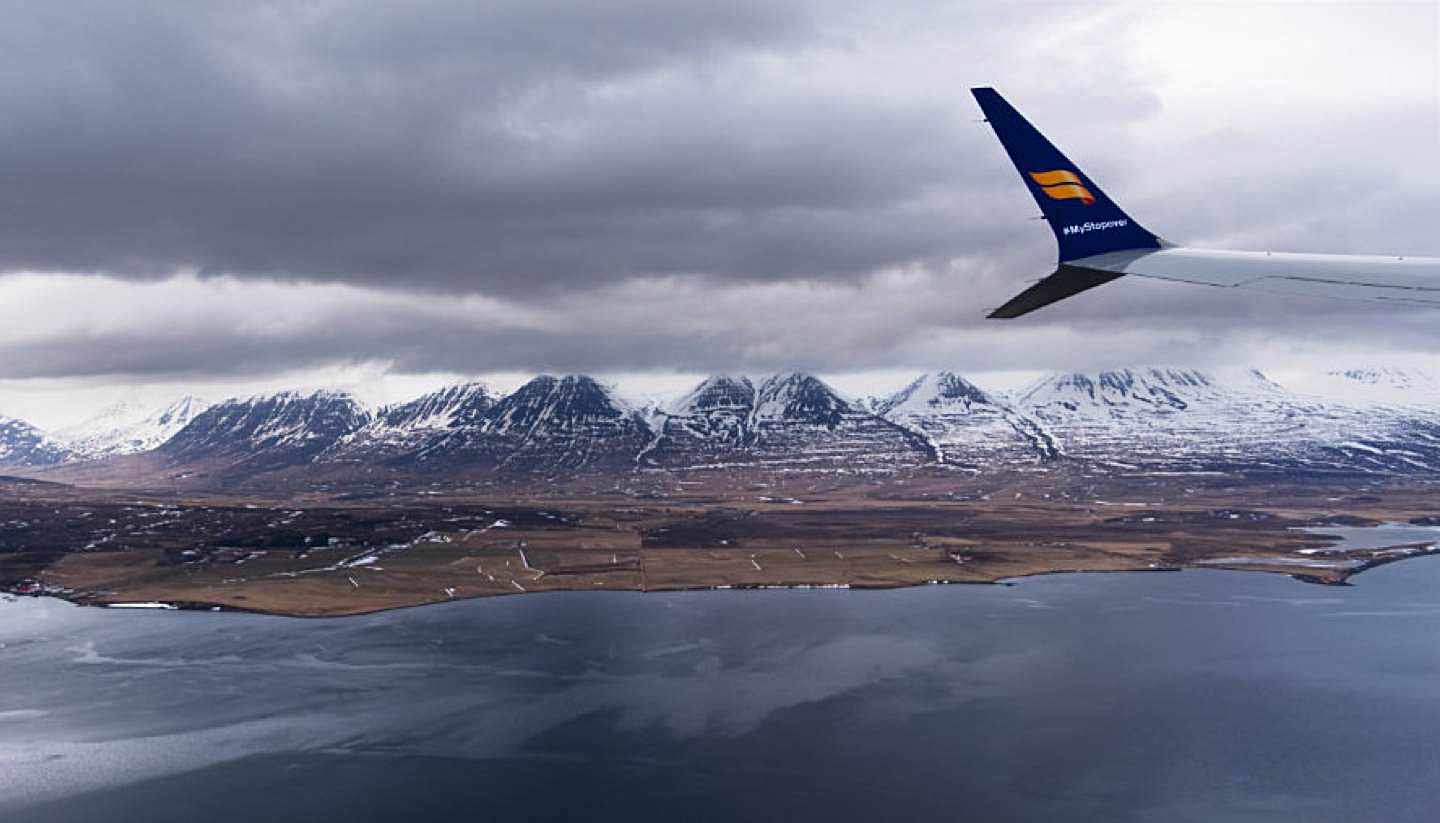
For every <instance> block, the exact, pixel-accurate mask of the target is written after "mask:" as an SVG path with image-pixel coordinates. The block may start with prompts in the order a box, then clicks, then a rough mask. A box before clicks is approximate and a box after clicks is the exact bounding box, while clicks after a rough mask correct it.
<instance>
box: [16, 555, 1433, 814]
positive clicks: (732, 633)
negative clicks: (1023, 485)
mask: <svg viewBox="0 0 1440 823" xmlns="http://www.w3.org/2000/svg"><path fill="white" fill-rule="evenodd" d="M1355 583H1356V585H1354V586H1351V587H1343V588H1331V587H1321V586H1313V585H1307V584H1304V583H1300V582H1296V581H1293V580H1289V579H1287V578H1283V577H1274V576H1266V575H1260V574H1245V573H1238V572H1219V571H1190V572H1182V573H1134V574H1105V575H1057V576H1052V577H1044V578H1034V579H1029V580H1024V581H1020V582H1018V583H1016V584H1015V585H1012V586H988V587H987V586H934V587H927V588H918V589H906V590H897V591H878V592H863V591H819V590H811V591H777V590H771V591H722V592H696V593H677V594H647V595H641V594H618V593H576V594H544V595H526V596H521V597H510V598H501V599H493V600H477V601H466V602H457V603H451V604H445V605H442V606H433V607H425V608H419V609H410V610H404V611H398V612H390V613H386V614H380V615H373V616H368V617H358V618H342V619H334V620H294V619H285V618H272V617H261V616H253V615H242V614H214V613H189V612H151V611H117V610H100V609H82V608H77V607H73V606H70V605H67V604H65V603H61V602H58V601H53V600H33V599H23V600H19V601H13V602H3V603H0V644H3V645H0V819H3V820H5V821H7V823H33V822H35V821H97V820H104V821H112V822H114V823H123V822H124V821H214V822H215V823H229V822H230V821H237V822H238V821H244V823H256V821H289V820H295V821H302V820H303V821H317V820H324V821H328V820H348V821H369V820H387V821H389V820H431V819H447V820H449V819H455V820H469V819H476V820H479V819H486V820H587V821H605V820H625V821H634V820H653V819H666V820H747V821H754V820H775V819H791V820H811V819H815V820H827V821H835V820H914V819H944V820H956V819H976V820H1103V821H1128V820H1146V821H1151V820H1153V821H1167V823H1171V822H1173V821H1190V820H1194V821H1241V820H1244V821H1251V820H1306V821H1355V820H1384V821H1405V820H1416V821H1419V820H1426V821H1433V820H1436V819H1440V558H1426V559H1417V560H1412V561H1406V562H1402V563H1397V564H1393V565H1390V566H1386V567H1383V568H1380V569H1376V570H1374V571H1371V572H1368V573H1366V574H1364V575H1362V576H1360V577H1358V578H1356V581H1355Z"/></svg>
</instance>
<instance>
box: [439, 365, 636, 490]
mask: <svg viewBox="0 0 1440 823" xmlns="http://www.w3.org/2000/svg"><path fill="white" fill-rule="evenodd" d="M649 440H650V430H649V427H648V426H647V425H646V423H645V421H644V419H643V418H642V415H641V414H640V412H639V411H638V410H636V409H634V408H631V407H630V406H629V405H628V404H627V403H624V402H623V401H621V400H619V399H617V398H616V397H615V396H614V395H613V394H612V393H611V391H610V389H609V388H607V387H605V386H602V385H601V384H600V383H599V382H598V381H596V380H595V379H594V378H591V377H587V376H585V375H567V376H565V377H553V376H551V375H541V376H539V377H536V378H534V379H533V380H531V381H530V382H528V383H526V384H525V385H523V386H521V387H520V388H519V389H516V390H515V391H514V392H513V393H511V394H509V395H507V396H506V397H504V398H501V399H500V400H499V401H496V402H495V403H494V404H493V405H492V406H490V407H489V408H488V409H487V410H486V411H485V413H484V415H483V421H479V422H477V423H476V424H474V425H467V426H460V427H454V428H451V429H449V430H446V431H444V432H442V433H439V434H437V435H436V436H434V437H432V438H431V439H429V440H428V441H427V442H426V443H425V445H424V446H422V447H421V448H420V449H419V450H418V451H417V452H416V454H415V456H416V458H417V459H418V460H421V461H431V462H434V461H447V460H448V461H458V462H467V463H476V464H480V465H487V464H488V465H490V466H493V467H494V468H496V469H500V470H504V471H515V472H537V473H548V472H552V471H575V470H578V469H581V468H585V469H594V468H602V467H610V468H621V467H626V468H628V467H633V466H634V464H635V456H636V455H637V454H639V453H640V451H641V450H642V449H643V448H644V447H645V444H646V443H648V442H649Z"/></svg>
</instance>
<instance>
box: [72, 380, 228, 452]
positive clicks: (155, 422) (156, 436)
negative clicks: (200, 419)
mask: <svg viewBox="0 0 1440 823" xmlns="http://www.w3.org/2000/svg"><path fill="white" fill-rule="evenodd" d="M209 407H210V404H209V403H206V402H205V401H204V400H200V399H198V398H196V397H193V396H191V395H186V396H184V397H182V398H180V399H179V400H176V401H175V402H173V403H171V404H169V405H167V406H162V407H158V408H157V407H155V406H150V405H145V404H141V403H134V402H129V401H120V402H118V403H114V404H112V405H109V406H106V407H105V408H104V409H101V410H100V411H99V412H98V413H97V414H95V415H94V416H93V417H91V418H90V419H88V420H86V421H84V422H82V423H78V424H76V425H73V426H68V427H66V428H64V429H60V430H59V431H57V432H56V433H55V436H56V438H57V439H59V440H61V441H63V442H64V443H65V444H66V445H67V446H69V447H70V449H72V450H73V451H75V452H76V453H77V454H79V455H82V456H84V457H107V456H110V455H117V454H136V453H138V452H143V451H149V450H151V449H153V448H155V447H157V446H159V445H160V444H161V443H164V442H165V441H166V440H169V439H170V438H171V437H173V436H174V435H175V433H176V432H178V431H180V430H181V429H183V428H185V426H186V425H188V424H189V423H190V421H191V420H193V419H194V418H195V416H196V415H198V414H200V413H201V412H203V411H205V409H207V408H209Z"/></svg>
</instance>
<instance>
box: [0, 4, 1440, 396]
mask: <svg viewBox="0 0 1440 823" xmlns="http://www.w3.org/2000/svg"><path fill="white" fill-rule="evenodd" d="M1388 8H1389V7H1387V9H1388ZM1423 12H1424V10H1421V14H1420V16H1421V17H1423V18H1424V19H1425V20H1429V21H1430V25H1431V30H1432V31H1433V30H1434V29H1435V20H1434V18H1435V16H1436V13H1435V11H1434V9H1431V10H1429V16H1428V17H1425V15H1424V13H1423ZM1332 13H1333V14H1336V15H1338V16H1336V17H1335V18H1334V19H1333V20H1331V19H1329V18H1327V17H1326V16H1325V15H1326V14H1332ZM1164 14H1165V13H1164V12H1157V11H1155V10H1154V9H1153V7H1151V6H1149V5H1148V4H1145V5H1135V4H1112V5H1094V6H1087V7H1086V8H1084V9H1076V8H1075V7H1073V6H1072V5H1066V6H1058V5H1035V4H1019V3H1017V4H1012V5H1010V6H1008V7H1006V8H1005V9H1003V10H1002V9H999V8H998V7H997V6H996V5H995V4H989V3H985V4H955V5H950V6H945V7H939V8H937V7H936V6H934V5H933V4H930V3H919V2H916V3H913V4H912V3H907V2H900V3H890V4H866V3H859V2H853V3H852V2H844V3H831V2H826V3H819V2H814V3H811V2H803V1H802V0H764V1H763V2H755V1H753V0H731V1H730V2H726V3H723V4H720V3H686V2H675V0H666V2H660V1H659V0H606V1H605V2H587V3H583V4H569V3H559V2H536V0H527V2H492V3H484V4H474V3H462V2H442V1H441V0H430V1H429V2H415V3H407V4H404V5H403V6H396V5H394V4H390V3H380V2H344V1H342V0H325V1H324V2H312V3H255V4H207V3H178V2H177V3H160V2H123V3H116V2H94V3H83V2H76V3H66V4H63V5H56V4H54V3H48V2H39V1H38V0H29V1H22V0H12V2H5V3H0V15H3V19H5V20H6V25H5V26H3V27H0V54H4V55H5V60H6V64H7V71H5V72H0V111H3V112H4V117H3V118H0V169H3V170H4V174H3V178H0V271H5V272H11V273H12V275H11V276H10V277H0V378H21V379H25V378H37V377H93V378H103V377H105V376H111V377H114V378H115V379H117V380H121V379H132V378H144V379H157V378H159V377H163V376H177V375H193V376H197V377H202V376H205V375H218V374H239V375H263V374H266V373H278V372H281V371H285V370H292V369H296V368H302V367H319V366H324V365H326V364H338V363H346V362H360V361H371V360H378V361H390V362H393V364H394V368H395V369H397V370H400V371H407V372H425V371H437V370H446V371H456V372H483V371H490V370H499V369H515V370H540V369H557V370H609V371H614V370H624V369H633V370H656V369H658V370H665V369H682V370H701V371H708V370H722V369H736V368H746V369H770V368H784V367H788V366H802V367H807V368H814V369H820V370H828V371H832V372H834V371H844V370H849V369H867V368H888V367H893V366H905V367H909V366H922V365H941V366H950V367H957V368H985V367H988V368H1037V367H1038V368H1046V367H1054V366H1083V365H1088V364H1094V363H1096V362H1105V363H1110V362H1120V361H1125V360H1129V361H1136V360H1157V359H1164V360H1196V359H1202V360H1203V359H1206V358H1219V357H1239V356H1243V355H1244V354H1245V352H1246V351H1247V350H1249V349H1254V348H1256V347H1262V346H1264V347H1270V348H1271V349H1276V348H1283V347H1284V346H1286V345H1289V344H1292V343H1293V344H1295V345H1300V346H1303V345H1310V346H1313V345H1315V344H1316V343H1317V341H1324V342H1329V343H1333V344H1335V345H1352V346H1363V345H1366V344H1375V343H1377V342H1378V343H1380V344H1383V345H1385V346H1389V347H1391V348H1395V349H1417V348H1418V349H1424V348H1425V347H1426V346H1428V345H1429V339H1430V337H1429V329H1430V324H1431V323H1432V322H1433V319H1431V318H1433V315H1426V314H1417V313H1407V314H1401V313H1396V312H1394V311H1393V310H1389V311H1385V310H1377V309H1375V308H1374V307H1357V306H1355V305H1352V304H1330V303H1319V302H1311V301H1298V302H1297V301H1289V300H1279V299H1274V300H1269V299H1260V300H1257V301H1253V302H1241V301H1239V300H1237V299H1235V298H1234V297H1233V296H1230V295H1224V294H1215V293H1210V292H1206V291H1205V290H1199V291H1196V290H1192V289H1184V288H1183V287H1170V288H1167V287H1163V286H1158V287H1157V286H1149V285H1145V284H1130V283H1126V284H1123V285H1115V286H1109V287H1106V288H1105V289H1103V290H1101V291H1099V292H1096V293H1093V294H1091V295H1087V296H1085V297H1082V298H1078V299H1077V300H1075V301H1073V302H1072V303H1070V304H1067V305H1066V306H1065V307H1064V308H1063V309H1056V310H1052V311H1050V312H1047V313H1045V314H1043V315H1037V316H1036V317H1034V318H1032V319H1029V320H1026V321H1022V322H1021V323H1019V324H995V323H993V322H992V323H986V322H984V321H982V320H981V317H982V316H983V314H984V312H985V310H986V309H987V308H989V307H991V306H994V305H997V304H998V303H999V302H1001V301H1003V299H1005V298H1006V297H1008V296H1009V295H1010V294H1013V293H1014V292H1016V291H1018V290H1019V289H1020V288H1021V287H1023V285H1024V279H1025V278H1027V277H1038V276H1041V275H1043V274H1045V273H1047V272H1048V271H1049V268H1050V265H1051V264H1052V262H1053V257H1052V255H1053V251H1052V245H1051V241H1050V239H1049V237H1048V234H1047V232H1046V231H1045V230H1044V228H1043V224H1040V223H1036V222H1030V221H1028V220H1027V219H1026V218H1027V217H1029V216H1030V215H1032V214H1033V213H1034V211H1035V210H1034V207H1033V204H1031V203H1030V202H1029V201H1028V199H1027V196H1026V194H1025V192H1024V190H1023V188H1021V186H1020V185H1019V183H1018V182H1017V181H1016V179H1015V173H1014V171H1013V170H1012V169H1011V168H1010V167H1009V166H1008V164H1007V163H1006V161H1005V160H1004V156H1003V154H1002V153H1001V151H1000V149H999V147H998V145H997V144H996V143H995V142H994V140H993V137H992V136H991V135H990V133H989V131H988V129H986V128H985V127H984V126H982V125H979V124H977V123H976V122H975V120H976V118H977V117H978V115H977V113H976V112H975V111H974V108H973V105H972V103H971V101H970V99H969V95H968V93H967V90H966V89H967V87H968V86H970V85H982V84H991V83H993V84H996V85H999V86H1001V87H1002V88H1003V89H1004V90H1005V91H1007V92H1008V93H1010V96H1011V97H1012V98H1014V99H1015V101H1016V102H1017V103H1018V104H1019V105H1020V107H1021V108H1022V110H1025V111H1026V112H1027V113H1029V114H1031V115H1032V117H1034V119H1036V120H1037V122H1038V123H1039V125H1040V126H1041V128H1042V129H1044V130H1046V131H1047V132H1049V133H1051V134H1052V135H1053V136H1054V137H1055V138H1056V139H1057V141H1058V142H1060V143H1061V144H1062V145H1063V146H1066V147H1069V148H1071V153H1072V154H1073V155H1075V156H1076V157H1077V158H1078V159H1080V161H1081V162H1082V163H1083V164H1084V165H1085V166H1086V168H1087V170H1089V171H1091V172H1092V174H1093V175H1094V176H1095V177H1096V178H1098V179H1100V180H1101V181H1103V182H1104V183H1105V185H1106V188H1107V189H1108V190H1109V191H1110V192H1111V194H1112V195H1114V196H1115V197H1116V199H1117V200H1119V201H1120V202H1122V203H1123V204H1125V205H1126V206H1127V207H1129V208H1130V209H1131V210H1132V212H1134V213H1135V214H1136V215H1137V216H1138V217H1140V218H1141V219H1142V220H1143V222H1145V223H1146V224H1147V225H1149V227H1150V228H1152V229H1155V230H1157V231H1159V232H1161V233H1162V234H1167V235H1170V236H1172V237H1173V238H1174V239H1176V240H1180V241H1208V242H1213V243H1219V244H1233V245H1237V246H1240V247H1252V248H1288V249H1310V250H1316V251H1336V252H1346V251H1353V252H1363V251H1377V252H1379V251H1395V252H1404V253H1416V254H1424V253H1430V254H1440V245H1437V243H1440V241H1437V239H1436V236H1435V235H1434V234H1433V229H1432V226H1431V225H1430V224H1431V223H1433V216H1434V214H1436V213H1437V212H1440V199H1437V192H1440V171H1437V167H1436V165H1435V164H1434V162H1433V152H1434V146H1435V141H1436V137H1437V131H1440V119H1437V116H1436V99H1435V94H1434V93H1433V92H1434V91H1435V90H1434V89H1430V91H1429V92H1427V91H1426V88H1427V87H1425V86H1424V84H1423V83H1420V84H1407V83H1405V82H1394V83H1389V84H1387V85H1386V86H1385V87H1384V89H1382V90H1380V91H1377V93H1375V94H1374V95H1371V96H1368V97H1354V96H1346V95H1345V94H1344V93H1343V89H1344V86H1343V85H1342V84H1343V83H1344V82H1345V74H1344V73H1343V72H1341V71H1340V70H1338V69H1337V70H1336V71H1335V73H1334V74H1333V75H1327V74H1325V72H1326V68H1325V66H1326V65H1328V64H1324V63H1323V61H1322V62H1320V63H1314V64H1303V65H1301V66H1299V67H1298V68H1299V69H1301V70H1297V67H1296V66H1294V65H1289V64H1287V65H1283V66H1282V65H1280V64H1279V63H1278V62H1276V63H1275V64H1274V66H1273V69H1274V72H1275V73H1274V75H1273V76H1264V75H1263V73H1257V71H1256V67H1260V68H1264V67H1266V66H1270V65H1271V64H1270V63H1268V62H1267V61H1279V60H1280V59H1281V58H1285V59H1290V58H1289V57H1286V55H1292V56H1293V54H1298V55H1299V57H1294V59H1296V60H1308V59H1312V56H1313V55H1323V54H1326V53H1329V51H1328V49H1327V47H1326V43H1328V42H1329V40H1325V38H1330V39H1333V40H1334V41H1335V42H1351V43H1354V44H1355V45H1354V47H1355V48H1357V49H1367V48H1368V49H1376V50H1379V49H1388V50H1389V52H1390V53H1392V54H1396V55H1400V57H1394V58H1391V59H1393V60H1396V61H1402V62H1399V63H1396V65H1400V66H1402V67H1404V66H1408V65H1409V64H1408V63H1404V62H1403V61H1404V60H1414V61H1423V60H1424V59H1430V60H1431V61H1432V62H1433V61H1434V59H1435V57H1434V53H1433V52H1434V51H1435V47H1434V46H1433V44H1432V45H1431V47H1430V52H1425V47H1424V45H1423V40H1422V41H1419V45H1416V43H1414V42H1412V41H1411V40H1410V39H1407V37H1409V36H1410V35H1409V34H1407V32H1409V31H1410V30H1412V29H1414V28H1415V24H1414V20H1413V19H1412V18H1413V17H1414V14H1415V12H1414V10H1413V9H1412V10H1410V11H1409V12H1407V14H1409V15H1410V16H1408V17H1407V16H1403V15H1402V16H1395V14H1398V13H1392V12H1390V11H1387V12H1386V13H1385V14H1381V13H1380V11H1375V12H1374V13H1373V14H1371V13H1369V12H1367V14H1369V17H1367V18H1366V19H1371V18H1375V19H1380V20H1381V22H1382V23H1383V25H1382V26H1381V28H1380V29H1378V30H1377V31H1379V35H1376V37H1377V38H1378V39H1376V40H1375V41H1374V42H1371V41H1363V40H1362V41H1357V40H1356V38H1357V37H1362V36H1368V35H1366V34H1365V32H1357V31H1356V30H1355V24H1354V22H1353V21H1352V20H1351V19H1350V18H1349V17H1346V16H1345V15H1346V14H1349V12H1345V11H1344V10H1340V11H1335V10H1333V9H1332V10H1329V11H1325V10H1314V11H1308V12H1306V15H1305V16H1304V17H1303V18H1293V19H1292V17H1293V15H1292V16H1290V17H1287V16H1285V15H1284V14H1280V15H1275V14H1272V15H1271V17H1270V18H1266V19H1268V20H1269V22H1268V23H1267V22H1266V20H1265V19H1258V18H1254V17H1253V15H1252V17H1249V18H1247V19H1246V20H1245V21H1244V22H1245V23H1246V26H1245V27H1243V28H1234V29H1233V30H1231V29H1226V28H1225V26H1227V25H1232V24H1231V23H1229V22H1226V20H1225V19H1221V18H1217V20H1218V22H1216V21H1210V22H1208V23H1207V22H1206V20H1200V21H1199V22H1198V23H1193V22H1186V23H1185V24H1184V25H1185V26H1199V25H1201V24H1204V25H1211V26H1212V28H1211V29H1210V30H1202V29H1184V30H1183V32H1182V33H1183V34H1186V35H1187V36H1188V35H1193V38H1194V39H1195V40H1196V42H1203V43H1205V44H1207V45H1206V48H1207V51H1206V54H1208V55H1210V58H1211V59H1210V60H1209V62H1207V63H1205V64H1204V65H1203V66H1202V67H1200V68H1199V69H1196V68H1195V67H1194V66H1192V65H1189V64H1187V63H1185V61H1184V60H1182V59H1181V58H1185V54H1181V53H1180V52H1175V53H1174V55H1173V62H1165V61H1167V60H1171V57H1172V55H1171V54H1170V52H1165V53H1164V54H1163V55H1162V59H1161V62H1159V63H1156V62H1154V60H1153V59H1152V60H1149V61H1148V62H1147V58H1145V57H1144V56H1143V55H1144V53H1145V52H1146V49H1147V48H1149V47H1150V46H1152V45H1153V43H1154V42H1157V41H1166V42H1168V41H1169V40H1170V39H1173V38H1172V36H1171V35H1169V34H1166V35H1164V36H1157V35H1156V34H1155V31H1157V30H1159V31H1163V30H1164V29H1165V25H1166V20H1165V19H1164V16H1163V15H1164ZM1217 14H1219V12H1217ZM1387 14H1388V15H1390V16H1386V15H1387ZM1222 17H1223V15H1222ZM1392 18H1393V19H1392ZM1387 21H1388V22H1387ZM1267 25H1268V26H1270V28H1269V29H1267V28H1266V26H1267ZM1377 25H1379V24H1377ZM1384 26H1388V27H1389V28H1384ZM1272 29H1273V31H1272ZM1267 31H1270V32H1271V33H1272V34H1281V35H1285V36H1286V37H1287V39H1285V40H1271V41H1269V45H1268V46H1267V45H1266V41H1265V40H1263V38H1262V35H1264V34H1265V32H1267ZM1381 35H1383V36H1381ZM1244 36H1249V37H1250V38H1251V40H1249V41H1244V40H1243V37H1244ZM1257 38H1260V39H1257ZM1306 38H1315V40H1314V42H1312V41H1310V40H1307V39H1306ZM1247 42H1248V43H1249V44H1250V45H1246V43H1247ZM1292 42H1293V43H1296V44H1297V45H1296V48H1297V49H1299V51H1296V52H1294V53H1293V54H1292V53H1291V52H1286V51H1285V48H1288V46H1287V44H1289V43H1292ZM1257 43H1258V44H1259V45H1258V46H1255V44H1257ZM1252 47H1253V48H1252ZM1315 59H1319V58H1315ZM1352 69H1354V64H1347V67H1345V69H1344V72H1350V73H1353V71H1352ZM1392 69H1393V66H1392V65H1391V64H1389V63H1385V64H1383V65H1380V66H1379V67H1378V68H1377V69H1376V71H1384V72H1389V74H1387V75H1386V76H1387V77H1394V78H1396V79H1397V80H1403V79H1404V78H1401V77H1400V76H1399V75H1398V74H1396V73H1395V72H1394V71H1392ZM1407 76H1408V75H1407ZM1437 76H1440V75H1437ZM1177 77H1178V78H1180V79H1179V80H1177V79H1176V78H1177ZM1196 78H1199V85H1197V84H1196V82H1195V79H1196ZM1227 78H1228V80H1227ZM1227 82H1228V83H1230V84H1232V86H1233V88H1238V89H1243V90H1245V91H1244V92H1243V93H1239V94H1235V95H1234V96H1233V97H1232V98H1229V99H1226V100H1225V102H1224V103H1223V104H1220V105H1210V106H1209V107H1206V106H1199V107H1198V108H1194V109H1191V108H1187V106H1189V105H1191V104H1192V103H1193V101H1194V100H1197V99H1200V98H1201V97H1202V96H1203V94H1202V93H1203V92H1205V89H1206V88H1207V86H1206V84H1213V85H1214V86H1215V87H1216V88H1222V87H1224V84H1225V83H1227ZM1437 82H1440V80H1437ZM1187 83H1189V85H1187ZM1283 83H1292V84H1296V85H1294V86H1293V87H1291V86H1283V85H1281V84H1283ZM1267 89H1268V91H1267ZM1262 92H1264V93H1263V94H1262ZM1304 95H1310V96H1309V97H1306V98H1304V99H1305V100H1321V101H1325V102H1324V103H1323V104H1319V105H1317V104H1313V103H1305V104H1303V105H1302V104H1300V103H1297V104H1296V105H1295V106H1294V107H1291V108H1285V109H1283V110H1281V111H1273V110H1271V111H1267V110H1265V108H1264V107H1263V106H1261V105H1259V104H1258V103H1254V102H1252V97H1253V98H1254V99H1255V100H1257V101H1264V100H1274V99H1285V98H1287V97H1295V98H1297V99H1299V98H1301V97H1302V96H1304ZM1427 95H1428V96H1427ZM26 271H30V272H42V273H61V272H78V273H90V276H89V277H86V278H80V279H77V278H76V277H72V276H59V275H58V274H55V275H49V276H42V277H39V278H37V277H33V276H28V275H18V276H17V275H14V274H13V273H15V272H26ZM177 272H180V273H182V274H181V275H179V276H178V277H177ZM188 272H193V273H197V274H198V276H199V278H200V279H199V280H197V279H195V278H194V277H192V276H190V275H189V274H184V273H188ZM277 282H278V283H281V284H288V285H283V286H279V285H276V283H277ZM7 306H8V309H7Z"/></svg>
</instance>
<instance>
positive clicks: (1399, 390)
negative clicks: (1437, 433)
mask: <svg viewBox="0 0 1440 823" xmlns="http://www.w3.org/2000/svg"><path fill="white" fill-rule="evenodd" d="M1291 388H1293V389H1295V390H1296V391H1300V392H1303V393H1307V394H1314V395H1316V396H1319V397H1324V398H1327V399H1331V400H1338V401H1340V402H1342V403H1348V404H1352V405H1354V404H1371V405H1382V406H1405V407H1410V408H1416V409H1425V410H1430V411H1437V410H1440V380H1437V379H1436V378H1435V377H1433V376H1432V375H1430V374H1429V373H1427V372H1424V371H1421V370H1419V369H1401V368H1395V367H1393V366H1366V367H1359V368H1348V369H1332V370H1330V371H1327V372H1325V373H1324V374H1321V375H1315V376H1311V377H1308V378H1305V379H1301V380H1298V381H1296V383H1295V384H1294V385H1292V386H1291Z"/></svg>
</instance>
